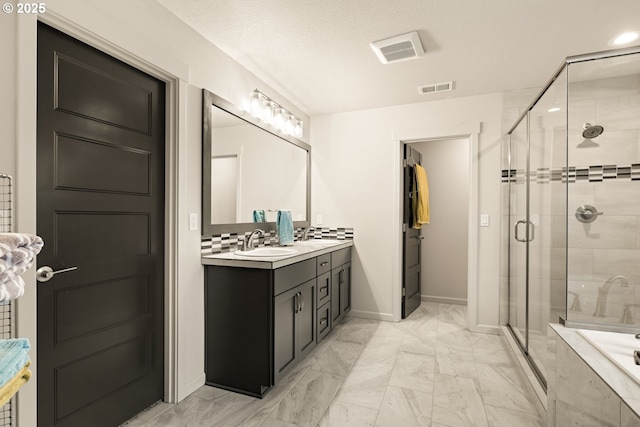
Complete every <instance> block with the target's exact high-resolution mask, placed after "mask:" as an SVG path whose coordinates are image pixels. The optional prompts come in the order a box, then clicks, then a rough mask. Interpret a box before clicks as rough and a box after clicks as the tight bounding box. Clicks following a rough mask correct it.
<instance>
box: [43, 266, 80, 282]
mask: <svg viewBox="0 0 640 427" xmlns="http://www.w3.org/2000/svg"><path fill="white" fill-rule="evenodd" d="M77 269H78V267H69V268H65V269H62V270H58V271H53V268H51V267H49V266H48V265H45V266H44V267H40V268H39V269H38V270H37V271H36V280H37V281H38V282H48V281H49V280H51V278H52V277H53V276H55V275H56V274H58V273H66V272H67V271H73V270H77Z"/></svg>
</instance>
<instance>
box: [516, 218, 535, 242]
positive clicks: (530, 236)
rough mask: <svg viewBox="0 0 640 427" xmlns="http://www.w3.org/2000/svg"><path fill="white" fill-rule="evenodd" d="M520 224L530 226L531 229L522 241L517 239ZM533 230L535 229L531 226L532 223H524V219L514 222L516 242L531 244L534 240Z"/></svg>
mask: <svg viewBox="0 0 640 427" xmlns="http://www.w3.org/2000/svg"><path fill="white" fill-rule="evenodd" d="M520 224H527V227H529V226H531V228H530V229H529V230H530V232H529V234H528V235H527V237H525V238H524V239H520V238H519V237H518V226H519V225H520ZM535 229H536V227H535V226H534V225H533V222H531V221H525V220H524V219H521V220H520V221H518V222H516V225H515V226H514V230H515V238H516V240H517V241H518V242H522V243H526V242H533V239H534V238H535ZM527 239H528V240H527Z"/></svg>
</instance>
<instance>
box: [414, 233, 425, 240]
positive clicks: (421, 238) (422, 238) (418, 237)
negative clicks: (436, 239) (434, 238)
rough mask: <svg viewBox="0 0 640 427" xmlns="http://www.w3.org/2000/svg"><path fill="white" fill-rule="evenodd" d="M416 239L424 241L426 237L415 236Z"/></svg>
mask: <svg viewBox="0 0 640 427" xmlns="http://www.w3.org/2000/svg"><path fill="white" fill-rule="evenodd" d="M413 238H414V239H420V240H424V236H423V235H422V234H421V235H419V236H413Z"/></svg>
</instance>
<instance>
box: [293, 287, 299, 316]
mask: <svg viewBox="0 0 640 427" xmlns="http://www.w3.org/2000/svg"><path fill="white" fill-rule="evenodd" d="M299 296H300V292H298V293H297V294H295V295H294V296H293V298H294V301H293V304H294V305H295V307H296V309H295V310H296V311H295V313H296V314H298V312H299V311H300V299H299V298H298V297H299Z"/></svg>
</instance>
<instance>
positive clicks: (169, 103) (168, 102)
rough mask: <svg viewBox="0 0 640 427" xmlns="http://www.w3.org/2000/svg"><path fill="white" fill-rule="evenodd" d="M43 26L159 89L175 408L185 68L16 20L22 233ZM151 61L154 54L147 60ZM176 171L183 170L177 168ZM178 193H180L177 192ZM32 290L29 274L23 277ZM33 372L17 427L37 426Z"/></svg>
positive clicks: (27, 300)
mask: <svg viewBox="0 0 640 427" xmlns="http://www.w3.org/2000/svg"><path fill="white" fill-rule="evenodd" d="M38 21H41V22H43V23H45V24H47V25H49V26H51V27H53V28H56V29H58V30H60V31H62V32H64V33H66V34H68V35H70V36H71V37H74V38H76V39H77V40H79V41H81V42H83V43H86V44H88V45H90V46H92V47H95V48H97V49H100V50H102V51H103V52H105V53H107V54H109V55H111V56H113V57H115V58H117V59H119V60H121V61H123V62H125V63H126V64H128V65H131V66H133V67H134V68H137V69H138V70H140V71H143V72H145V73H147V74H149V75H151V76H153V77H155V78H157V79H158V80H160V81H163V82H164V83H165V85H166V86H165V87H166V91H165V231H164V239H165V253H164V259H165V269H164V274H165V283H164V307H165V309H164V319H165V320H164V365H165V366H164V400H165V401H167V402H176V401H177V400H178V381H177V374H178V347H177V338H176V332H177V328H178V313H177V311H178V304H177V303H178V288H177V281H178V243H179V235H178V222H179V221H178V220H179V219H180V218H179V217H180V215H182V216H184V215H183V214H182V213H181V212H179V206H178V189H180V190H181V191H186V190H187V188H186V168H185V167H184V162H185V159H186V147H185V146H184V144H183V146H179V145H178V141H180V140H182V141H185V140H186V136H187V131H186V125H185V123H186V116H185V112H186V101H187V99H186V98H187V96H186V94H187V83H186V81H187V80H188V76H189V68H188V66H187V65H185V64H184V63H182V62H180V61H179V60H176V59H174V58H166V57H165V58H163V59H159V58H158V60H155V59H156V58H154V61H153V64H161V65H160V66H157V65H153V64H152V61H149V60H145V59H144V58H141V57H139V56H137V55H135V54H133V53H131V52H130V51H127V50H126V49H124V48H122V47H118V46H117V45H116V43H115V42H113V41H109V40H107V39H106V38H103V37H101V36H99V35H97V34H95V33H93V32H90V31H88V30H86V29H84V28H83V27H81V26H80V25H78V24H75V23H74V22H73V21H72V20H71V18H66V17H64V16H62V15H60V14H58V13H56V12H55V11H53V10H51V9H50V8H47V12H46V14H41V15H21V16H20V19H18V20H17V68H16V71H17V74H18V76H19V77H18V85H17V101H16V107H17V135H16V139H17V148H16V166H17V167H16V174H15V176H16V186H15V187H16V206H15V209H16V213H17V215H16V223H17V225H18V227H19V228H20V229H25V230H36V172H37V171H36V162H35V157H36V126H35V123H36V122H37V114H36V112H37V84H36V82H37V67H36V65H37V22H38ZM151 55H153V54H151ZM180 166H182V167H180ZM183 187H184V188H183ZM23 277H24V279H25V282H27V283H37V282H36V278H35V269H34V268H32V269H29V270H28V271H27V272H26V273H25V274H24V275H23ZM36 295H37V292H36V289H35V287H33V286H31V287H30V286H27V287H26V288H25V294H24V296H23V297H22V298H20V300H18V301H17V304H16V333H17V334H18V335H19V336H21V337H26V338H28V339H29V341H30V343H31V347H32V351H31V352H30V357H31V360H32V363H33V366H37V360H36V359H37V298H36ZM36 384H37V369H36V370H34V373H33V377H32V378H31V381H29V383H28V384H27V385H25V386H24V387H23V388H22V389H21V391H20V395H19V396H18V399H17V411H16V414H17V418H16V420H17V424H18V425H36V424H37V388H36Z"/></svg>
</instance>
